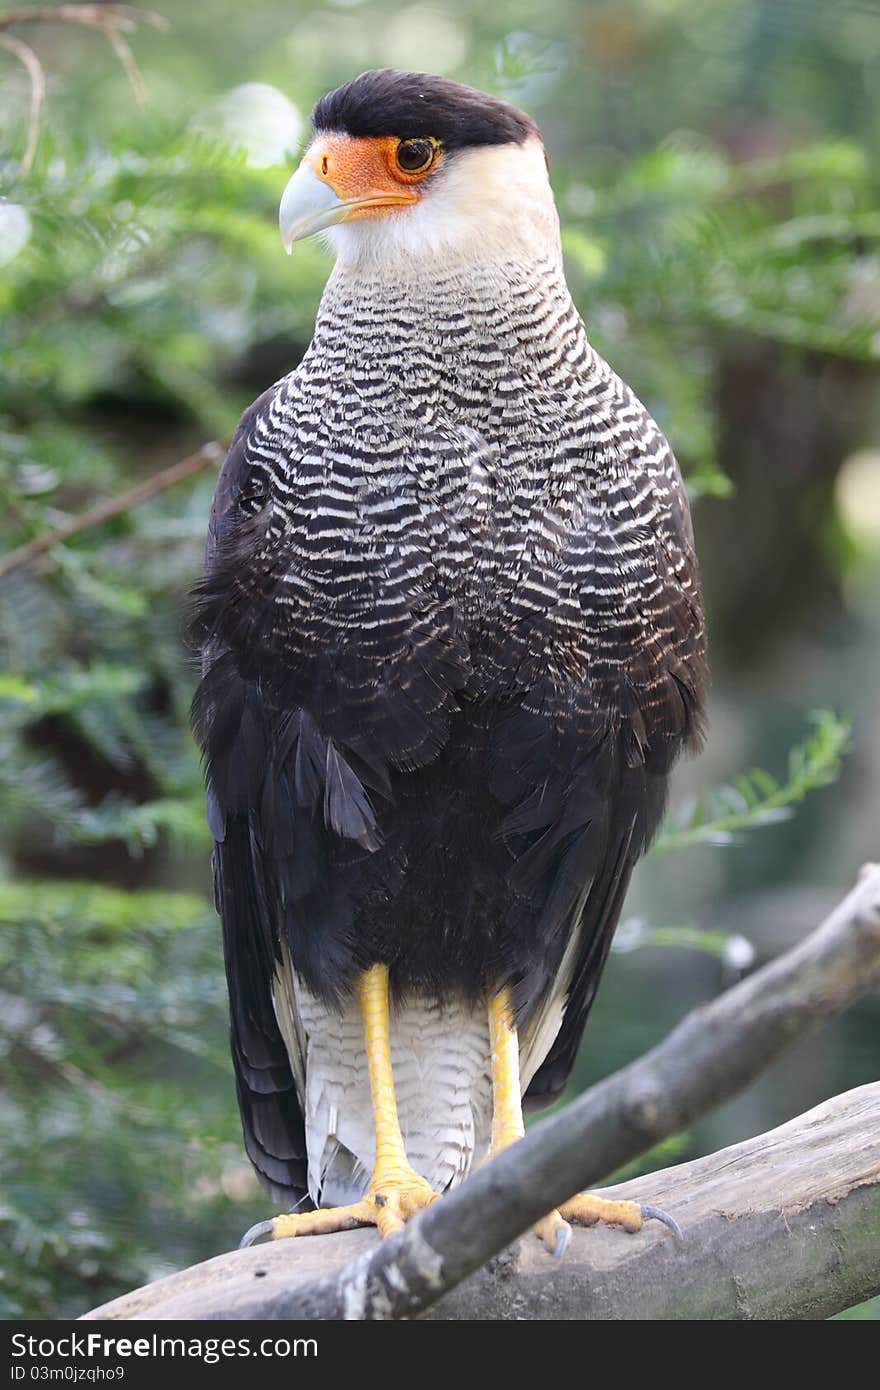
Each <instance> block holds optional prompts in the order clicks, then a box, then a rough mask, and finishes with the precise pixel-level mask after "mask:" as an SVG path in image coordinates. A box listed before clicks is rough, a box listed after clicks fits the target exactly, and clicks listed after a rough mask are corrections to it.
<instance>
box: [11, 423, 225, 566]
mask: <svg viewBox="0 0 880 1390" xmlns="http://www.w3.org/2000/svg"><path fill="white" fill-rule="evenodd" d="M225 454H226V445H225V444H217V443H216V442H215V441H213V440H212V441H211V442H210V443H209V444H203V445H202V447H201V448H200V449H197V450H196V452H195V453H194V454H190V455H189V457H188V458H185V459H180V460H179V461H178V462H177V463H172V464H171V466H170V467H169V468H163V469H162V471H161V472H160V473H155V474H154V475H153V477H152V478H147V480H146V482H143V483H138V485H137V487H133V488H131V489H130V490H129V491H128V492H124V493H122V494H121V495H120V496H119V497H111V498H110V499H109V500H108V501H107V502H101V503H100V504H99V505H98V506H97V507H92V509H91V511H88V512H83V514H82V516H77V517H72V518H71V520H70V521H65V522H64V524H63V525H62V526H56V528H55V530H54V531H47V532H46V533H45V535H43V536H37V537H36V539H35V540H32V541H28V543H27V545H21V546H19V547H18V549H17V550H10V552H9V554H8V555H4V556H2V557H0V576H2V575H4V574H9V573H10V572H11V571H12V570H16V569H20V568H21V567H22V565H30V564H32V563H33V561H34V560H38V559H39V558H40V556H41V555H45V554H46V552H47V551H49V550H51V549H52V548H53V547H54V546H56V545H61V544H62V543H63V542H64V541H69V540H70V538H71V537H72V536H78V535H79V534H80V532H82V531H89V530H91V528H92V527H93V526H101V525H103V523H104V522H105V521H110V520H112V518H113V517H115V516H121V515H122V514H123V512H130V511H131V510H132V508H133V507H139V506H140V505H141V503H142V502H149V501H150V500H151V498H153V497H158V496H159V494H160V493H162V492H167V491H168V489H169V488H170V487H176V485H177V484H178V483H182V482H183V481H184V479H186V478H190V477H192V475H193V474H194V473H200V472H201V470H202V469H203V468H207V467H208V465H209V464H212V463H214V464H219V463H222V461H223V458H224V457H225Z"/></svg>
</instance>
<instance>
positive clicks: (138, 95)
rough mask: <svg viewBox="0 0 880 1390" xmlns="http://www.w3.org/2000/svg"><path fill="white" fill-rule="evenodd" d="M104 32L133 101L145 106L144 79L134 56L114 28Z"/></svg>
mask: <svg viewBox="0 0 880 1390" xmlns="http://www.w3.org/2000/svg"><path fill="white" fill-rule="evenodd" d="M104 32H105V33H106V35H107V42H108V43H109V44H110V47H111V48H112V49H113V52H114V53H115V54H116V56H117V58H118V59H119V62H120V64H121V66H122V70H123V72H124V73H125V75H126V77H127V78H128V81H129V85H130V86H131V90H132V91H133V92H134V99H135V101H136V102H137V104H138V106H140V107H144V106H146V104H147V89H146V87H145V86H144V79H143V78H142V77H141V73H140V68H139V67H138V65H137V63H136V62H135V60H134V54H133V53H132V51H131V49H130V48H129V46H128V44H127V43H126V42H125V39H124V38H123V37H122V35H121V34H120V32H119V29H118V28H117V27H116V26H114V27H112V28H109V29H106V30H105V31H104Z"/></svg>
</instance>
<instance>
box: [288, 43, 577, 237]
mask: <svg viewBox="0 0 880 1390" xmlns="http://www.w3.org/2000/svg"><path fill="white" fill-rule="evenodd" d="M312 123H313V126H314V130H315V135H314V139H313V140H312V142H311V144H310V145H309V147H308V149H307V150H306V152H305V155H304V156H303V160H302V163H301V164H300V166H299V168H298V169H297V171H296V173H295V174H294V175H293V177H292V178H291V180H290V182H289V183H288V185H287V187H286V188H285V190H284V195H283V197H282V199H281V208H280V214H279V222H280V227H281V236H282V240H283V242H284V245H285V248H286V249H287V250H288V251H290V250H291V248H292V246H293V243H294V242H295V241H300V240H301V239H302V238H303V237H308V236H311V235H312V234H313V233H315V232H320V231H328V229H332V231H331V232H330V239H331V240H332V242H333V245H334V249H335V250H336V253H337V255H338V256H339V257H340V258H342V259H348V260H356V259H367V260H369V261H374V262H375V261H386V260H391V261H392V262H396V263H398V264H399V263H400V261H401V259H407V260H412V259H421V258H422V257H423V256H425V255H429V256H430V255H437V254H438V253H442V254H446V255H449V254H455V253H456V252H457V253H459V254H460V255H462V256H464V257H471V256H473V255H477V254H480V253H483V254H488V255H491V256H496V257H497V256H498V255H504V254H505V252H515V251H516V249H517V246H519V247H520V248H523V249H524V244H525V246H527V247H528V249H529V250H535V249H538V250H540V249H543V248H542V243H546V244H547V245H549V246H555V245H557V244H558V220H557V217H556V209H555V206H554V203H553V196H552V193H551V191H550V184H549V180H548V177H547V161H546V157H545V154H544V147H543V144H542V141H541V134H540V131H539V130H538V127H537V125H536V124H535V122H534V121H533V120H532V119H531V117H530V116H527V115H526V114H525V113H524V112H522V111H519V110H518V109H517V108H516V107H515V106H511V105H510V103H509V102H506V101H501V100H500V99H499V98H497V97H492V96H487V95H486V93H484V92H479V91H476V90H475V89H474V88H472V87H465V86H463V85H462V84H461V83H460V82H451V81H450V80H449V79H447V78H443V77H433V76H430V75H429V74H426V73H412V72H397V71H395V70H393V69H388V68H383V69H379V70H377V71H375V72H366V73H363V74H362V75H361V76H360V77H356V78H355V79H354V80H353V81H352V82H347V83H346V84H345V85H344V86H343V87H339V88H338V89H337V90H336V91H335V92H330V93H329V94H328V95H327V96H325V97H322V98H321V100H320V101H319V102H318V104H317V106H316V107H315V110H314V112H313V114H312Z"/></svg>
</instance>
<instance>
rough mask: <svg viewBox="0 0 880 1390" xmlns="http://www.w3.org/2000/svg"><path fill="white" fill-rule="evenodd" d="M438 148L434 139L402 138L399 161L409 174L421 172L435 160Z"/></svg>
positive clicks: (399, 146) (398, 154) (398, 153)
mask: <svg viewBox="0 0 880 1390" xmlns="http://www.w3.org/2000/svg"><path fill="white" fill-rule="evenodd" d="M436 148H437V147H436V145H435V144H434V142H433V140H401V142H400V144H399V145H398V146H397V163H398V165H399V167H400V168H401V169H403V171H404V172H405V173H407V174H420V173H422V171H423V170H424V169H427V168H428V167H429V166H430V165H431V164H432V163H433V162H434V153H435V151H436Z"/></svg>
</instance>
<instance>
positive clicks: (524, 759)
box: [503, 388, 707, 1106]
mask: <svg viewBox="0 0 880 1390" xmlns="http://www.w3.org/2000/svg"><path fill="white" fill-rule="evenodd" d="M622 389H623V390H624V393H625V402H624V403H625V405H626V407H627V414H628V417H629V418H630V419H632V418H633V416H634V414H635V418H636V421H637V423H638V425H639V427H638V428H636V429H634V430H633V431H632V435H631V437H630V438H629V439H628V440H627V442H626V446H625V447H626V449H627V452H628V453H629V455H630V458H631V460H632V463H633V464H634V465H635V466H634V467H631V469H630V470H629V477H628V478H626V477H625V476H623V475H622V476H621V480H620V482H619V485H618V486H617V488H616V490H615V492H614V493H613V495H612V497H611V498H610V499H609V501H613V508H612V510H610V511H606V514H605V515H604V516H600V517H599V518H598V519H597V518H595V517H593V518H592V519H590V518H587V520H591V525H590V526H587V527H586V530H592V535H591V536H590V537H589V539H587V537H586V535H585V530H584V529H583V528H582V529H581V530H580V531H578V530H577V529H576V530H575V531H574V533H573V534H572V535H571V536H570V538H569V544H568V554H567V555H566V557H565V558H564V560H563V562H562V564H561V566H560V570H561V572H562V573H564V574H568V575H569V576H570V578H571V587H570V590H569V592H568V594H567V595H565V596H564V601H560V603H559V604H558V605H557V609H558V611H559V612H560V613H563V612H564V609H565V607H566V604H567V603H568V604H573V603H574V601H575V600H577V607H578V608H579V610H580V612H581V614H582V615H583V621H584V633H585V640H586V641H587V643H588V645H589V649H590V656H589V660H588V661H587V662H586V663H585V666H586V670H587V671H588V673H589V674H588V676H587V678H586V679H585V680H583V682H582V683H581V684H580V685H579V686H576V688H575V689H574V690H572V687H571V686H569V694H568V706H567V709H566V711H565V712H564V713H563V714H561V715H560V716H559V717H558V720H557V729H559V730H562V731H564V732H561V733H557V735H556V738H555V739H553V738H552V737H548V733H547V723H548V719H547V717H546V714H545V717H544V719H543V723H544V728H543V730H541V731H539V729H538V726H537V725H536V723H535V721H534V719H533V721H532V730H531V739H532V742H531V747H532V749H534V747H536V746H538V745H539V744H540V743H541V741H542V740H543V745H544V752H543V755H542V756H541V758H540V759H538V760H537V762H536V761H535V758H534V754H531V755H530V754H529V753H528V752H527V753H526V754H525V756H524V755H523V748H524V747H525V748H527V747H528V745H529V732H530V731H529V728H528V726H527V725H525V724H524V722H523V714H522V712H520V713H519V714H518V716H517V726H516V729H515V735H514V738H515V740H518V742H519V745H520V748H519V752H518V753H517V754H516V755H515V756H514V757H513V758H512V757H511V750H510V747H508V748H507V749H506V750H505V751H504V755H503V759H504V762H505V763H506V765H507V767H508V768H509V767H510V766H511V765H512V764H513V765H518V766H519V767H520V769H521V771H526V773H528V769H529V759H530V756H531V760H532V763H533V766H532V770H531V776H528V775H527V776H526V777H525V778H524V779H523V778H521V788H520V790H521V793H524V794H525V796H524V800H523V801H522V802H520V804H519V806H518V807H517V808H516V809H515V810H514V812H513V813H512V815H510V816H509V817H508V821H507V823H506V824H507V827H508V830H509V831H510V830H511V829H512V831H513V833H515V834H519V835H522V834H523V832H524V831H526V832H528V833H529V835H530V837H531V838H530V840H529V839H528V838H526V839H524V840H523V842H522V843H521V846H520V852H519V854H518V856H517V864H516V869H515V871H514V872H515V874H516V875H517V876H520V877H521V876H522V875H523V874H526V875H529V874H531V875H534V874H535V873H536V872H537V873H540V872H542V871H545V872H546V870H547V866H548V865H552V870H551V873H550V875H549V877H548V879H547V880H545V882H546V889H545V894H544V905H543V910H542V912H541V914H540V918H539V921H538V929H537V934H538V938H539V939H540V940H541V941H542V942H543V943H544V945H545V948H546V950H545V956H544V959H543V962H542V963H541V964H542V966H543V969H544V970H545V971H546V969H547V965H548V963H549V965H550V967H551V969H555V971H556V974H555V978H554V979H553V981H552V982H550V983H544V987H543V993H542V997H541V1004H540V1005H539V1007H538V1010H537V1012H536V1014H535V1016H534V1017H533V1019H532V1021H531V1025H529V1023H528V1020H527V1021H526V1032H525V1038H526V1049H527V1047H528V1039H529V1038H531V1039H532V1040H534V1039H535V1037H536V1035H537V1034H538V1032H539V1030H540V1027H541V1023H542V1019H545V1018H547V1017H548V1016H549V1017H550V1020H551V1035H552V1032H553V1031H554V1027H555V1025H554V1024H553V1014H554V1010H555V1011H556V1021H557V1022H558V1017H559V1012H560V1011H561V1010H562V1009H564V1013H563V1014H562V1023H561V1027H559V1029H558V1032H556V1036H555V1039H554V1040H553V1042H552V1045H551V1046H550V1049H549V1052H547V1054H546V1056H545V1058H544V1060H543V1062H542V1063H541V1065H540V1066H539V1067H538V1069H537V1071H536V1072H535V1074H534V1076H533V1077H532V1079H531V1082H530V1085H529V1087H528V1091H527V1099H528V1100H529V1101H530V1102H532V1103H533V1104H534V1105H538V1106H540V1105H546V1104H550V1103H551V1102H552V1101H553V1100H554V1099H555V1098H556V1097H557V1096H558V1095H559V1093H560V1092H561V1091H562V1089H563V1088H564V1086H565V1084H566V1082H567V1080H568V1077H569V1074H570V1072H571V1069H572V1066H573V1064H574V1060H575V1057H576V1054H577V1050H578V1047H579V1044H580V1040H581V1036H582V1034H583V1030H584V1025H585V1023H586V1020H587V1015H588V1013H589V1010H590V1007H591V1005H592V1003H593V999H594V997H595V994H596V990H597V988H598V984H599V980H600V977H601V974H602V970H603V968H604V965H605V961H606V958H607V955H608V951H609V948H610V945H611V940H612V937H613V934H614V930H615V928H616V926H617V922H618V918H619V916H620V911H621V908H622V905H623V900H624V897H625V895H626V891H627V888H628V886H629V881H630V877H631V874H632V871H633V868H634V866H635V864H636V862H637V861H638V859H639V858H640V856H641V855H642V854H643V853H644V852H645V850H646V849H647V847H648V845H649V844H650V841H651V839H652V837H653V835H654V833H655V831H656V829H657V825H658V823H659V821H660V818H661V816H662V814H663V810H664V807H665V803H666V795H667V788H668V779H669V773H670V769H671V766H672V763H673V761H674V759H675V758H676V756H677V755H678V754H679V752H681V751H682V750H683V749H684V748H686V747H687V746H689V745H690V746H693V745H695V744H696V743H697V742H698V741H699V739H700V737H701V732H702V715H703V701H704V690H705V683H706V679H707V670H706V658H705V630H704V623H703V616H702V610H701V604H700V595H699V584H698V579H697V572H696V563H695V559H694V553H693V535H692V530H691V523H690V514H689V509H688V504H687V497H686V494H685V491H684V487H683V484H682V481H681V476H680V473H679V470H678V466H677V464H676V462H675V459H674V457H673V455H672V453H671V451H670V450H669V447H668V445H667V444H666V441H665V440H664V439H663V436H662V435H661V434H660V432H659V430H658V429H657V426H656V425H655V424H654V421H653V420H652V419H651V418H650V416H649V415H648V414H647V412H645V411H644V410H643V408H642V407H641V406H639V404H638V402H636V401H635V398H634V397H632V395H631V393H629V392H628V390H627V389H626V388H622ZM649 477H650V479H651V484H652V486H651V492H650V495H649V500H648V503H647V506H646V497H645V482H646V480H647V479H648V478H649ZM630 499H631V501H630ZM646 512H647V515H646ZM621 518H624V519H623V520H621ZM597 522H598V524H597ZM615 525H616V526H617V534H616V535H615ZM634 540H638V541H639V544H638V545H637V546H634V545H633V541H634ZM624 545H625V548H624ZM624 573H625V575H626V581H625V583H622V581H621V574H624ZM603 576H604V577H603ZM549 645H550V647H551V649H552V645H553V640H552V638H551V639H550V643H549ZM564 689H565V682H564V681H563V680H561V679H559V678H558V677H557V679H556V680H555V681H553V683H552V689H551V690H545V691H543V692H542V693H537V692H540V691H541V687H540V685H537V686H536V689H535V690H533V691H532V692H531V693H530V696H529V698H528V700H527V702H526V704H527V705H528V706H530V707H531V708H532V709H533V710H534V709H537V708H540V709H542V710H544V711H545V712H546V711H550V712H551V713H550V718H549V723H550V725H551V727H552V724H553V716H552V710H553V708H554V699H555V700H556V701H557V702H558V699H559V692H560V690H564ZM503 790H504V792H505V793H506V796H505V799H507V800H509V799H510V796H511V792H512V787H511V786H510V785H508V786H507V787H505V788H503ZM554 943H555V945H554ZM562 943H564V946H563V945H562ZM540 988H541V982H539V981H532V982H528V981H527V982H525V986H524V988H523V989H522V995H523V996H524V997H528V996H529V995H531V996H532V997H535V995H536V994H537V993H538V991H539V990H540ZM545 1046H546V1037H545ZM537 1051H538V1055H540V1053H542V1052H543V1051H544V1047H539V1048H538V1049H537Z"/></svg>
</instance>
